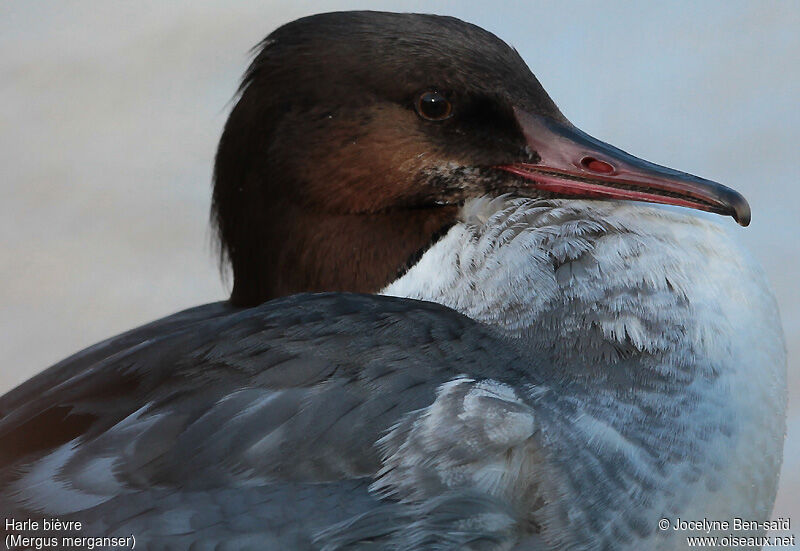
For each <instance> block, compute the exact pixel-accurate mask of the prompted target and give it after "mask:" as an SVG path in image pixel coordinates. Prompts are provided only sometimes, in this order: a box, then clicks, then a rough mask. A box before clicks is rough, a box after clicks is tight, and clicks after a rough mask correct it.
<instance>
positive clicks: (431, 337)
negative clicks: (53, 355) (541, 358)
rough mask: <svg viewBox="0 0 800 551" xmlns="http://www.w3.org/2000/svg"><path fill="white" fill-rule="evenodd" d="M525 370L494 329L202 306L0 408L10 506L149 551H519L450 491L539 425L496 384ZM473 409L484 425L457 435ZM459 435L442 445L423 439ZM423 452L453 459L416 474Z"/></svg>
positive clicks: (455, 317) (398, 311)
mask: <svg viewBox="0 0 800 551" xmlns="http://www.w3.org/2000/svg"><path fill="white" fill-rule="evenodd" d="M524 373H525V370H523V369H522V368H521V367H520V362H519V359H518V357H517V356H516V355H515V354H514V353H513V352H511V351H510V350H509V348H508V347H507V346H505V345H503V344H502V343H501V342H499V341H498V340H497V339H496V338H495V337H494V336H492V335H491V334H490V333H489V332H488V331H487V330H486V329H485V328H483V327H482V326H480V325H479V324H477V323H475V322H473V321H472V320H470V319H468V318H466V317H464V316H461V315H460V314H458V313H456V312H454V311H452V310H449V309H447V308H445V307H443V306H439V305H436V304H432V303H425V302H418V301H410V300H406V299H395V298H390V297H379V296H367V295H351V294H319V295H297V296H294V297H289V298H287V299H281V300H276V301H272V302H269V303H266V304H264V305H262V306H260V307H257V308H252V309H247V310H241V311H237V310H233V309H230V308H228V307H225V306H224V305H208V306H205V307H200V308H199V309H194V310H190V311H187V312H183V313H180V314H177V315H176V316H173V317H170V318H165V319H164V320H161V321H159V322H155V323H154V324H150V325H148V326H145V327H143V328H141V329H140V330H135V331H133V332H129V333H127V334H125V335H122V336H120V337H118V338H116V339H111V340H109V341H106V342H105V343H101V344H100V345H97V346H95V347H92V348H91V349H88V350H87V351H85V352H83V353H80V354H78V355H76V356H73V357H72V358H70V359H68V360H65V361H64V362H62V363H61V364H58V365H56V366H54V367H53V368H51V369H49V370H47V371H45V372H44V373H43V374H41V375H39V376H38V377H36V378H34V379H33V380H32V381H30V382H28V383H26V384H24V385H22V386H21V387H19V388H18V389H15V390H14V391H12V392H11V393H9V394H7V395H6V396H4V397H3V398H0V412H2V417H0V508H2V509H3V510H4V511H11V512H21V513H25V514H49V515H53V514H55V515H61V516H63V517H64V518H69V517H73V518H76V519H78V520H82V521H83V522H85V523H89V524H90V525H92V526H94V527H96V528H97V529H98V530H103V531H122V532H123V533H124V532H125V531H126V530H128V531H130V530H139V531H140V534H139V535H140V536H141V534H144V533H146V534H148V535H149V536H151V537H152V545H151V546H150V547H148V548H157V547H156V546H157V545H159V546H166V547H163V548H165V549H167V548H170V549H185V548H189V545H190V543H191V545H200V542H205V543H203V545H211V542H213V541H219V546H218V547H213V546H212V547H210V548H219V549H222V548H225V549H227V548H248V546H251V544H252V542H253V541H254V540H252V539H251V538H254V537H255V538H259V537H260V538H261V539H259V540H258V541H259V542H260V543H259V548H262V549H270V548H272V547H270V545H271V544H267V542H268V541H273V542H274V544H275V546H276V547H275V548H279V547H280V548H296V549H318V548H322V547H324V548H325V549H357V548H359V547H358V546H359V545H361V543H358V542H362V541H365V540H364V538H367V539H368V540H369V541H371V542H372V544H373V545H377V544H378V542H384V543H383V544H381V545H382V547H372V548H371V549H381V548H385V549H393V548H398V549H399V548H408V549H412V548H420V549H422V548H431V547H429V546H427V543H425V542H426V541H428V540H426V538H428V537H431V534H450V535H449V536H445V537H444V539H443V540H442V542H444V543H443V544H442V545H445V544H447V545H450V544H452V548H459V546H462V545H464V544H465V542H470V541H473V540H474V541H479V540H481V538H483V539H486V541H508V538H509V537H510V536H509V534H510V533H511V532H512V531H513V530H511V529H510V528H509V526H511V525H512V524H513V522H512V521H511V520H509V521H508V523H507V525H506V524H504V523H503V522H500V523H499V524H497V525H496V526H493V527H489V526H482V525H480V524H475V523H472V524H471V526H472V528H471V530H472V531H471V532H470V530H466V532H465V529H464V527H463V526H462V525H463V523H464V519H465V518H469V517H470V516H475V515H479V514H480V513H481V511H482V512H484V513H485V512H486V511H494V510H496V509H497V508H498V507H501V508H502V506H501V505H500V504H499V503H500V502H498V501H497V500H496V499H495V498H493V497H491V496H490V495H489V494H486V495H482V494H481V495H478V494H475V492H474V491H473V490H472V489H470V487H469V485H467V484H460V485H459V484H456V485H452V484H451V485H448V484H443V483H442V480H441V478H442V473H443V472H445V471H447V472H449V471H448V470H453V469H456V470H457V469H459V468H463V466H464V465H465V464H467V463H469V462H470V461H473V460H476V459H478V456H479V455H480V454H481V453H483V454H484V455H486V454H488V455H489V456H494V455H495V454H498V453H500V454H502V453H505V452H506V451H507V450H508V449H510V448H514V447H519V446H520V445H522V443H524V441H525V439H526V438H529V437H530V435H531V431H532V430H533V429H532V427H533V425H532V424H531V423H532V421H531V415H530V410H529V409H526V407H527V406H525V405H524V404H522V403H521V402H519V400H518V399H517V398H516V395H514V391H513V389H512V388H511V387H508V386H507V385H504V384H503V383H502V382H497V381H501V380H502V379H507V380H511V381H519V380H521V379H523V378H524ZM462 374H468V375H469V376H470V377H472V378H473V379H466V378H464V377H463V376H462ZM488 379H496V380H497V381H495V382H491V383H490V384H489V383H484V382H483V381H485V380H488ZM452 380H456V381H457V382H456V383H452V382H451V383H449V386H448V381H452ZM487 384H488V385H489V386H487ZM482 385H483V386H482ZM492 385H494V386H492ZM498 385H500V386H498ZM489 387H491V388H492V389H493V390H491V391H490V392H489V393H488V394H487V392H486V389H487V388H489ZM498 388H500V389H501V392H500V394H502V396H500V395H496V391H497V389H498ZM443 389H445V390H446V389H451V390H453V391H454V392H455V394H453V392H449V391H447V392H443ZM476 389H477V390H476ZM456 391H457V392H456ZM476 392H477V394H476ZM492 392H495V395H492ZM509 392H510V394H509ZM503 393H505V394H503ZM512 395H513V396H512ZM468 398H469V399H472V398H474V399H475V400H477V401H475V400H473V402H472V405H471V406H470V407H471V408H472V409H471V410H470V412H471V413H470V415H471V416H472V417H470V415H468V416H467V417H464V416H463V415H462V416H461V417H460V418H459V417H458V414H459V411H460V412H461V413H463V409H464V407H467V406H466V405H465V404H467V402H469V399H468ZM459 401H460V402H459ZM440 406H441V407H440ZM459 408H461V410H459ZM481 408H484V409H485V408H488V409H486V411H489V412H494V413H495V414H496V415H494V414H493V417H492V418H494V419H495V421H496V422H495V423H494V425H492V422H489V423H488V424H486V423H481V422H479V421H480V419H479V417H480V416H479V415H478V416H476V415H477V414H478V413H479V412H480V410H481ZM432 411H436V412H438V414H439V416H438V417H437V416H435V415H432V414H431V412H432ZM504 419H505V421H510V420H513V422H510V424H509V423H505V421H504ZM426 422H427V425H426ZM431 423H434V424H433V425H431ZM448 423H450V424H452V426H450V427H449V430H450V431H451V433H450V434H449V435H445V434H443V440H442V442H439V443H438V444H437V440H436V439H432V438H430V437H426V436H425V434H426V431H428V432H430V431H431V430H434V431H435V430H438V429H441V428H443V427H446V426H447V424H448ZM505 425H508V426H505ZM509 426H510V427H511V428H510V429H509ZM390 429H391V430H390ZM504 431H505V433H504ZM526 431H527V432H526ZM506 433H507V434H506ZM381 438H383V440H381ZM379 440H380V441H381V446H382V448H381V447H379V446H378V445H376V443H377V442H378V441H379ZM459 440H461V441H462V442H469V443H470V445H469V446H464V445H461V446H460V447H459V446H455V445H454V444H455V443H456V442H457V441H459ZM443 442H444V443H445V445H442V443H443ZM484 445H486V446H489V447H487V448H484V449H483V450H482V451H481V448H482V446H484ZM426 446H427V448H426ZM437 446H438V447H437ZM420 453H423V454H424V453H427V454H429V455H431V456H433V455H435V454H438V456H439V457H440V459H438V460H436V461H434V462H429V463H425V466H424V468H420V462H419V461H417V459H412V458H419V457H420V455H419V454H420ZM415 454H416V455H415ZM470 454H471V455H470ZM375 476H380V482H378V483H376V485H375V486H374V487H373V488H372V491H368V484H369V483H371V482H373V480H374V477H375ZM437 477H439V479H438V480H436V482H435V484H433V483H432V482H431V481H433V480H434V479H436V478H437ZM414 487H416V488H417V489H418V490H420V491H419V492H417V493H416V494H415V493H414V492H413V491H411V489H412V488H414ZM422 488H426V489H425V490H421V489H422ZM387 496H392V497H389V498H387ZM248 500H249V501H248ZM498 514H499V515H500V516H497V517H496V518H501V517H502V518H506V517H507V518H508V519H511V518H512V517H511V516H508V515H509V514H508V512H507V511H505V510H504V511H503V512H502V514H500V513H498ZM420 515H422V516H420ZM503 515H505V516H506V517H503ZM248 519H249V520H248ZM365 523H367V524H365ZM454 523H455V524H458V525H459V526H461V528H457V529H455V528H454V531H453V530H451V531H450V532H448V530H447V529H446V526H451V525H454ZM459 523H460V524H459ZM367 526H368V527H369V528H368V529H367V528H365V527H367ZM345 527H349V528H348V529H347V531H345ZM451 527H452V526H451ZM376 530H377V533H376ZM451 532H452V533H451ZM456 533H457V534H462V535H461V536H455V535H454V534H456ZM359 534H361V535H363V536H364V537H361V536H359ZM365 534H366V535H365ZM400 534H405V535H402V536H401V535H400ZM414 534H415V535H414ZM464 534H466V535H464ZM437 537H438V536H437ZM215 538H217V539H216V540H215ZM412 540H413V541H414V542H416V543H414V545H412V546H409V545H410V544H411V543H413V542H412ZM237 541H238V542H239V543H240V544H241V545H240V546H239V547H237V544H235V542H237ZM192 542H193V543H192ZM398 542H405V543H404V544H402V545H401V544H400V543H398ZM447 542H450V543H447ZM406 544H408V545H406ZM398 545H399V547H398ZM415 546H416V547H415ZM439 548H442V549H444V548H447V547H442V546H441V545H440V546H439ZM465 548H466V547H465Z"/></svg>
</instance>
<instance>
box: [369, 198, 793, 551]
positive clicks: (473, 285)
mask: <svg viewBox="0 0 800 551" xmlns="http://www.w3.org/2000/svg"><path fill="white" fill-rule="evenodd" d="M462 220H463V221H462V222H461V223H459V224H457V225H456V226H454V227H453V228H452V229H451V230H450V231H449V232H448V234H447V235H446V236H445V237H444V238H442V239H441V240H440V241H439V242H438V243H436V244H435V245H434V246H433V247H431V249H430V250H429V251H427V252H426V253H425V254H424V255H423V257H422V258H421V259H420V261H419V263H418V264H417V265H415V266H414V267H413V268H411V269H410V270H409V271H408V272H407V273H406V274H405V275H404V276H403V277H401V278H400V279H398V280H397V281H395V282H393V283H392V284H390V285H389V286H387V287H386V288H385V289H384V290H383V292H382V293H383V294H386V295H393V296H404V297H409V298H415V299H421V300H429V301H433V302H439V303H442V304H445V305H447V306H449V307H451V308H454V309H455V310H458V311H460V312H461V313H463V314H465V315H467V316H469V317H471V318H473V319H475V320H477V321H480V322H482V323H485V324H487V325H489V326H491V327H493V328H495V329H496V330H498V331H499V332H501V333H502V334H504V335H505V336H507V337H510V338H512V339H514V340H515V341H517V342H518V343H520V344H521V346H523V347H525V348H526V349H527V350H528V351H529V353H530V354H532V355H537V354H538V355H540V356H541V355H545V356H548V357H549V358H550V359H551V360H552V361H553V362H556V363H558V362H561V363H562V365H563V366H564V373H567V372H568V371H569V370H570V369H573V367H571V366H579V365H587V364H593V365H606V364H608V365H611V364H613V363H614V362H615V361H617V360H618V359H619V358H618V357H617V356H618V354H619V351H620V349H625V350H633V351H634V352H638V353H641V354H643V355H647V354H658V353H662V354H664V355H666V357H670V358H674V360H675V362H676V363H682V364H691V365H694V366H696V369H698V370H701V371H703V370H704V371H706V372H707V373H708V374H713V377H710V378H708V380H710V379H713V381H714V382H713V383H707V382H704V383H702V384H704V385H706V386H703V387H702V389H701V388H699V387H698V388H695V389H693V390H695V391H698V390H700V391H701V392H700V394H699V395H700V396H701V397H702V398H701V401H705V400H706V398H707V399H708V400H707V404H706V405H704V404H702V403H701V404H698V406H697V407H695V408H694V409H693V412H692V413H691V414H692V415H702V416H705V417H704V420H705V418H706V417H708V416H711V417H718V418H719V419H725V420H733V421H734V426H735V427H736V429H735V434H734V436H733V437H732V438H731V437H727V440H726V444H725V445H724V446H723V445H721V444H720V445H717V444H715V442H716V440H714V438H713V437H712V438H709V441H708V442H704V443H702V444H701V446H704V447H705V449H703V451H702V453H703V454H704V459H703V465H705V467H704V468H705V469H707V471H708V472H704V473H703V474H702V476H701V478H700V479H699V480H697V481H695V482H694V483H693V484H691V485H687V484H686V483H685V482H681V481H680V480H678V479H676V480H675V483H676V484H678V486H682V487H684V490H682V491H679V492H672V494H675V493H677V494H680V495H679V496H675V495H673V496H672V497H670V498H666V497H665V498H664V500H665V501H664V502H663V503H661V502H659V499H660V498H657V499H655V500H654V501H655V502H656V503H655V504H654V505H653V511H657V510H659V508H660V509H661V510H662V511H663V510H669V509H670V508H671V509H672V510H679V511H680V512H681V514H682V515H685V517H684V518H691V517H696V518H697V519H702V518H704V517H706V518H712V516H713V518H718V519H726V518H731V517H733V516H737V517H743V518H748V517H749V518H753V519H767V518H769V514H770V512H771V509H772V504H773V502H774V498H775V492H776V487H777V476H778V472H779V470H780V463H781V458H782V449H783V435H784V430H785V408H786V380H785V377H786V355H785V345H784V340H783V334H782V331H781V327H780V323H779V317H778V312H777V307H776V304H775V300H774V296H773V293H772V291H771V290H770V288H769V285H768V284H767V282H766V280H765V277H764V274H763V272H762V271H761V269H760V268H759V267H758V266H757V264H756V263H755V262H754V261H753V259H752V258H751V257H750V255H749V254H747V253H746V252H745V251H743V250H742V249H741V248H740V247H739V246H738V245H737V244H736V242H735V240H734V239H733V238H732V236H731V233H730V232H729V231H728V229H727V226H730V227H731V229H733V225H732V224H730V225H729V224H726V221H725V220H723V219H721V218H720V219H719V223H718V222H717V220H715V221H713V222H712V221H710V220H707V219H706V218H705V217H700V216H696V215H695V213H694V212H691V211H684V210H680V211H675V210H670V209H663V208H659V207H651V206H645V205H641V204H634V203H620V202H611V201H608V202H600V201H571V200H570V201H566V200H523V199H504V198H500V199H494V200H488V199H479V200H475V201H471V202H469V203H468V204H466V205H465V207H464V209H463V213H462ZM737 231H738V230H737ZM574 369H575V371H574V372H573V374H574V376H576V377H581V376H582V373H579V372H578V371H577V370H579V369H582V368H581V367H575V368H574ZM567 376H569V375H567ZM691 384H701V383H691ZM630 390H631V391H632V392H636V391H637V388H636V387H635V386H633V387H631V389H630ZM600 391H602V389H601V390H600ZM617 391H618V389H617ZM606 421H607V420H604V419H600V420H594V419H593V420H586V421H585V423H584V425H585V426H584V427H583V428H584V429H585V428H586V426H589V425H591V426H600V425H602V426H606V427H609V426H610V425H609V424H608V423H607V422H606ZM612 421H614V420H613V419H612ZM611 424H613V423H611ZM683 424H684V425H691V419H684V420H683ZM576 430H577V429H576ZM609 430H610V429H609ZM609 430H606V431H604V432H603V431H601V432H603V433H602V434H600V433H598V434H595V435H594V438H593V442H594V443H596V444H597V446H598V453H603V452H602V449H601V446H602V445H603V442H604V439H603V435H605V436H606V437H607V436H608V434H611V433H612V432H613V431H612V432H609ZM590 432H592V431H590ZM594 432H596V431H594ZM594 432H593V433H592V434H594ZM659 437H662V438H663V437H668V435H659ZM606 440H607V438H606ZM731 441H732V442H733V443H732V444H731ZM731 446H732V448H731ZM676 473H677V471H676ZM676 476H678V475H677V474H676ZM654 497H656V496H654ZM669 500H672V501H669ZM653 514H654V515H655V514H656V513H655V512H654V513H653ZM657 520H658V518H657V517H654V518H653V519H652V522H653V523H655V522H657ZM660 541H661V542H662V543H665V544H666V543H667V542H666V540H663V539H662V540H660ZM670 545H671V544H670Z"/></svg>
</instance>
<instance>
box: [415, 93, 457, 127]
mask: <svg viewBox="0 0 800 551" xmlns="http://www.w3.org/2000/svg"><path fill="white" fill-rule="evenodd" d="M414 107H415V108H416V109H417V114H418V115H419V116H420V117H422V118H423V119H425V120H429V121H443V120H444V119H447V118H450V115H452V114H453V104H452V103H450V100H448V99H447V98H446V97H444V96H443V95H442V94H440V93H439V92H435V91H432V90H429V91H427V92H423V93H421V94H420V95H419V96H418V97H417V101H416V103H415V104H414Z"/></svg>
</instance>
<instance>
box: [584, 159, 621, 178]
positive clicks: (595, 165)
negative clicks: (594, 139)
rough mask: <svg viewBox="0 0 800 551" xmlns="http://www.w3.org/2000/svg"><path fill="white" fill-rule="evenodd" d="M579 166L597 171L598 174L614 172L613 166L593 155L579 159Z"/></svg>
mask: <svg viewBox="0 0 800 551" xmlns="http://www.w3.org/2000/svg"><path fill="white" fill-rule="evenodd" d="M581 166H582V167H583V168H585V169H586V170H589V171H591V172H598V173H600V174H611V173H612V172H614V167H613V166H612V165H611V164H609V163H607V162H605V161H601V160H600V159H595V158H594V157H584V158H583V159H581Z"/></svg>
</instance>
